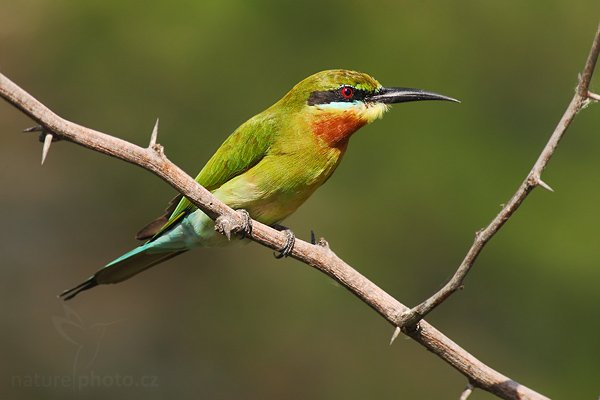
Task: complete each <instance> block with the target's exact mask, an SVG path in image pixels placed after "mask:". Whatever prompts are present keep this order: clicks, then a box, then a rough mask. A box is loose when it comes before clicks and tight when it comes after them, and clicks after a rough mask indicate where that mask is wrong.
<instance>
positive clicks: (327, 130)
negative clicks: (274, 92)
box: [281, 69, 458, 146]
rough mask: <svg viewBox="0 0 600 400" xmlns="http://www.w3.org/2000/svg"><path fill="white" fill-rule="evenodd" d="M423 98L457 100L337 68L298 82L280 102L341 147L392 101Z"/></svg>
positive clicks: (331, 143)
mask: <svg viewBox="0 0 600 400" xmlns="http://www.w3.org/2000/svg"><path fill="white" fill-rule="evenodd" d="M420 100H446V101H455V102H457V101H458V100H455V99H453V98H451V97H447V96H443V95H440V94H437V93H432V92H426V91H424V90H419V89H409V88H399V87H390V88H387V87H383V86H381V84H380V83H379V82H377V80H375V79H374V78H373V77H371V76H369V75H367V74H365V73H362V72H356V71H349V70H343V69H334V70H327V71H321V72H317V73H316V74H314V75H311V76H309V77H308V78H306V79H304V80H303V81H301V82H300V83H298V84H297V85H296V86H294V87H293V88H292V90H290V91H289V92H288V93H287V94H286V95H285V96H284V97H283V99H281V105H283V106H284V108H286V109H287V110H288V111H292V110H294V111H296V112H299V113H300V115H302V117H304V118H306V119H307V120H308V122H309V124H310V125H311V127H312V131H313V132H314V133H315V134H316V135H317V136H319V137H321V138H323V139H324V140H325V141H326V142H327V143H329V144H330V145H333V146H338V145H345V143H347V140H348V138H349V137H350V135H352V133H354V132H355V131H356V130H358V129H359V128H361V127H362V126H364V125H366V124H369V123H371V122H373V121H375V120H376V119H378V118H381V117H382V116H383V114H384V113H385V111H387V110H388V108H389V105H390V104H394V103H403V102H408V101H420Z"/></svg>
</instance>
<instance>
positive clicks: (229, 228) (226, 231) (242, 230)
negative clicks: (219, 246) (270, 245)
mask: <svg viewBox="0 0 600 400" xmlns="http://www.w3.org/2000/svg"><path fill="white" fill-rule="evenodd" d="M236 211H237V212H238V213H239V214H240V215H241V216H242V220H243V221H244V222H242V224H241V225H236V224H234V223H233V222H231V220H230V219H229V218H227V217H226V216H224V215H221V216H220V217H217V219H216V220H215V230H216V231H217V232H219V233H221V234H223V235H225V237H227V240H231V232H233V233H239V234H240V235H241V237H242V239H243V238H245V237H246V236H247V235H250V234H251V233H252V218H250V214H248V211H246V210H236Z"/></svg>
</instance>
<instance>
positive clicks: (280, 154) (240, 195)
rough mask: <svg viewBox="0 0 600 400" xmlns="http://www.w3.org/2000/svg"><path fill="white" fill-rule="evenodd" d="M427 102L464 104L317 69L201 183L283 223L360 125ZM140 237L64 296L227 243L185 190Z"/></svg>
mask: <svg viewBox="0 0 600 400" xmlns="http://www.w3.org/2000/svg"><path fill="white" fill-rule="evenodd" d="M423 100H443V101H451V102H459V101H458V100H456V99H454V98H452V97H448V96H444V95H441V94H437V93H434V92H429V91H425V90H420V89H411V88H404V87H384V86H382V85H381V84H380V83H379V82H378V81H377V80H376V79H375V78H373V77H371V76H370V75H368V74H366V73H362V72H357V71H351V70H345V69H333V70H325V71H321V72H317V73H315V74H313V75H311V76H309V77H307V78H305V79H303V80H302V81H300V82H299V83H298V84H296V85H295V86H294V87H293V88H292V89H291V90H290V91H289V92H288V93H287V94H285V95H284V96H283V97H282V98H281V99H280V100H278V101H277V102H276V103H275V104H273V105H272V106H270V107H268V108H267V109H266V110H264V111H262V112H260V113H259V114H257V115H255V116H254V117H252V118H250V119H249V120H247V121H246V122H244V123H243V124H242V125H240V126H239V127H238V128H237V129H236V130H235V131H234V132H233V133H232V134H231V135H230V136H229V137H228V138H227V139H226V140H225V141H224V142H223V144H222V145H221V146H220V147H219V148H218V149H217V151H216V152H215V153H214V155H213V156H212V157H211V158H210V159H209V160H208V162H207V163H206V164H205V165H204V167H203V168H202V170H201V171H200V173H199V174H198V176H197V177H196V181H197V182H198V183H199V184H201V185H202V186H204V187H205V188H206V189H207V190H209V191H210V192H211V193H212V194H213V195H214V196H215V197H216V198H218V199H219V200H221V201H222V202H223V203H225V204H227V205H228V206H229V207H231V208H233V209H235V210H240V211H243V213H244V214H243V215H245V216H246V218H247V219H246V220H247V221H248V223H249V222H250V221H251V219H254V220H256V221H259V222H262V223H263V224H266V225H270V226H277V227H281V226H280V225H278V224H279V223H280V222H282V221H283V220H284V219H285V218H286V217H288V216H289V215H290V214H292V213H293V212H295V211H296V210H297V209H298V207H300V205H302V203H304V202H305V201H306V200H307V199H308V198H309V197H310V196H311V195H312V194H313V193H314V191H315V190H316V189H317V188H319V187H320V186H321V185H323V184H324V183H325V182H326V181H327V180H328V179H329V177H330V176H331V175H332V174H333V172H334V171H335V169H336V168H337V166H338V165H339V164H340V161H341V160H342V157H343V155H344V153H345V152H346V149H347V147H348V142H349V140H350V137H351V136H352V135H353V134H354V133H355V132H356V131H357V130H358V129H360V128H361V127H363V126H365V125H368V124H370V123H372V122H373V121H375V120H377V119H379V118H381V117H382V116H383V115H384V113H385V112H386V111H387V110H388V109H389V108H390V105H391V104H395V103H403V102H411V101H423ZM250 218H251V219H250ZM246 228H248V225H247V226H246ZM286 234H287V238H288V241H287V243H286V245H285V246H284V248H283V249H282V251H281V253H280V256H287V255H288V254H289V252H290V251H291V248H292V247H293V243H294V235H293V233H291V231H290V230H287V229H286ZM136 238H137V239H139V240H143V241H145V243H143V244H142V245H141V246H138V247H136V248H134V249H133V250H131V251H129V252H127V253H125V254H123V255H122V256H120V257H118V258H116V259H115V260H113V261H111V262H109V263H108V264H106V265H105V266H103V267H102V268H100V269H99V270H98V271H97V272H96V273H95V274H94V275H92V276H91V277H89V278H88V279H87V280H85V281H84V282H83V283H81V284H80V285H77V286H75V287H73V288H71V289H68V290H65V291H64V292H62V293H61V294H60V295H59V297H61V298H62V299H64V300H69V299H72V298H73V297H75V296H76V295H77V294H79V293H81V292H82V291H84V290H88V289H91V288H93V287H95V286H98V285H104V284H112V283H118V282H122V281H124V280H126V279H129V278H131V277H132V276H134V275H136V274H138V273H140V272H142V271H144V270H146V269H148V268H150V267H152V266H154V265H157V264H159V263H162V262H164V261H167V260H168V259H170V258H173V257H175V256H177V255H179V254H181V253H184V252H186V251H188V250H190V249H192V248H195V247H211V246H219V245H224V244H227V243H228V242H229V241H228V238H226V237H225V236H224V235H221V234H219V233H217V232H215V223H214V221H213V220H211V219H210V218H209V217H208V216H207V215H206V214H205V213H203V212H202V211H201V210H199V209H198V208H197V207H195V206H194V205H193V204H192V203H191V202H190V201H189V200H188V199H187V198H185V197H184V196H182V195H178V196H177V197H175V198H174V199H173V200H172V201H171V202H170V203H169V205H168V207H167V209H166V210H165V213H164V214H163V215H161V216H160V217H159V218H157V219H155V220H153V221H152V222H150V223H149V224H147V225H146V226H144V227H143V228H142V229H141V230H140V231H139V232H138V233H137V235H136Z"/></svg>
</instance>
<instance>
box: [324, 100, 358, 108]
mask: <svg viewBox="0 0 600 400" xmlns="http://www.w3.org/2000/svg"><path fill="white" fill-rule="evenodd" d="M360 104H361V102H360V101H352V102H349V101H332V102H331V103H325V104H319V105H318V107H319V108H322V109H335V110H348V109H350V108H355V107H357V106H359V105H360Z"/></svg>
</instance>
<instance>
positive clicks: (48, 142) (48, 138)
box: [41, 133, 53, 165]
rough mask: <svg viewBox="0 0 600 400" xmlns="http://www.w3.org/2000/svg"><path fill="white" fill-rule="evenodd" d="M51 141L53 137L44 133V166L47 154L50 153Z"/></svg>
mask: <svg viewBox="0 0 600 400" xmlns="http://www.w3.org/2000/svg"><path fill="white" fill-rule="evenodd" d="M52 139H53V136H52V134H51V133H46V136H44V147H42V164H41V165H44V161H46V156H47V155H48V152H49V151H50V145H51V144H52Z"/></svg>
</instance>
